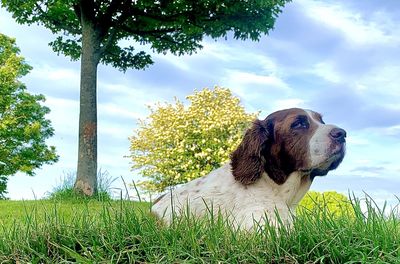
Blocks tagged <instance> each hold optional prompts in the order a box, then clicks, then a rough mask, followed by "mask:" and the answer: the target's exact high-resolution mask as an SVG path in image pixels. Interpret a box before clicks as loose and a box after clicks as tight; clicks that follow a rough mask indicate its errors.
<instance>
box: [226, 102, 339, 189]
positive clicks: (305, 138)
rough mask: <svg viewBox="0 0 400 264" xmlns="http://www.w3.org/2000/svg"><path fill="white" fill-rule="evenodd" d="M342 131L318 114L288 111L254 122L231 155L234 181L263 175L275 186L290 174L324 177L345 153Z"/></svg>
mask: <svg viewBox="0 0 400 264" xmlns="http://www.w3.org/2000/svg"><path fill="white" fill-rule="evenodd" d="M345 137H346V131H344V130H343V129H341V128H339V127H337V126H334V125H327V124H325V123H324V121H322V117H321V115H320V114H319V113H316V112H313V111H311V110H303V109H299V108H291V109H286V110H281V111H277V112H274V113H272V114H270V115H269V116H268V117H267V118H266V119H264V120H256V121H254V123H253V126H252V127H251V128H250V129H248V130H247V132H246V134H245V136H244V138H243V140H242V142H241V143H240V145H239V146H238V148H237V149H236V150H235V151H234V152H233V153H232V154H231V165H232V173H233V176H234V177H235V179H236V180H237V181H240V182H241V183H243V184H250V183H253V182H254V181H256V180H257V179H258V178H260V177H261V175H262V174H263V173H264V172H266V173H267V174H268V176H269V177H271V178H272V179H273V180H274V181H275V182H276V183H277V184H283V183H284V182H285V181H286V179H287V177H288V176H289V174H290V173H292V172H295V171H301V172H303V173H304V174H308V175H310V176H311V179H312V178H314V177H315V176H322V175H326V174H327V173H328V171H330V170H333V169H336V168H337V167H338V166H339V164H340V162H341V161H342V160H343V157H344V153H345Z"/></svg>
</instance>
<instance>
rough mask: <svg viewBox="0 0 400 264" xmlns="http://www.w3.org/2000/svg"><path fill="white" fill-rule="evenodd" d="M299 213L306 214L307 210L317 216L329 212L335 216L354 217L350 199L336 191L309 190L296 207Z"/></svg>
mask: <svg viewBox="0 0 400 264" xmlns="http://www.w3.org/2000/svg"><path fill="white" fill-rule="evenodd" d="M296 211H297V214H304V212H305V211H309V212H311V213H312V214H313V215H315V216H316V217H319V216H321V214H324V213H326V214H329V215H332V216H333V217H340V216H343V214H346V216H350V217H352V218H353V217H354V210H353V206H352V204H351V202H350V200H349V199H348V198H347V197H346V196H345V195H343V194H340V193H337V192H335V191H329V192H323V193H320V192H315V191H309V192H307V194H306V195H305V196H304V198H303V199H302V200H301V201H300V203H299V206H298V207H297V209H296Z"/></svg>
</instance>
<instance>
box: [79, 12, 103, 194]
mask: <svg viewBox="0 0 400 264" xmlns="http://www.w3.org/2000/svg"><path fill="white" fill-rule="evenodd" d="M81 23H82V55H81V84H80V86H81V87H80V112H79V150H78V169H77V176H76V182H75V186H74V188H75V191H77V192H80V193H83V194H85V195H87V196H92V195H93V194H95V193H96V192H97V94H96V90H97V89H96V85H97V65H98V63H99V54H98V51H99V46H100V44H99V40H98V34H97V32H96V30H95V27H94V25H93V23H91V22H90V21H89V20H85V19H84V17H82V19H81Z"/></svg>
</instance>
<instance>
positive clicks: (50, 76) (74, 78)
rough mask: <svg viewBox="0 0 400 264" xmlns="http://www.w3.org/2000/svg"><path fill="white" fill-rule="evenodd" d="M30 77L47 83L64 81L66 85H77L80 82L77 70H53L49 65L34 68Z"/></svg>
mask: <svg viewBox="0 0 400 264" xmlns="http://www.w3.org/2000/svg"><path fill="white" fill-rule="evenodd" d="M30 76H31V77H34V78H38V79H44V80H49V81H66V82H68V83H71V82H73V83H78V84H79V80H80V73H79V71H77V70H71V69H62V68H60V69H54V68H53V67H51V66H49V65H45V66H35V67H34V68H33V69H32V71H31V73H30Z"/></svg>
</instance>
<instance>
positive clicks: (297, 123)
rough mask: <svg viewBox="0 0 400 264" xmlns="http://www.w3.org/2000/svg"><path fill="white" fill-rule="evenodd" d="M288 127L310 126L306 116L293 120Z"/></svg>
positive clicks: (305, 127)
mask: <svg viewBox="0 0 400 264" xmlns="http://www.w3.org/2000/svg"><path fill="white" fill-rule="evenodd" d="M290 127H291V128H292V129H307V128H309V127H310V124H309V123H308V120H307V119H306V118H299V119H297V120H296V121H294V122H293V123H292V124H291V125H290Z"/></svg>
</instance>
